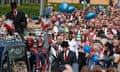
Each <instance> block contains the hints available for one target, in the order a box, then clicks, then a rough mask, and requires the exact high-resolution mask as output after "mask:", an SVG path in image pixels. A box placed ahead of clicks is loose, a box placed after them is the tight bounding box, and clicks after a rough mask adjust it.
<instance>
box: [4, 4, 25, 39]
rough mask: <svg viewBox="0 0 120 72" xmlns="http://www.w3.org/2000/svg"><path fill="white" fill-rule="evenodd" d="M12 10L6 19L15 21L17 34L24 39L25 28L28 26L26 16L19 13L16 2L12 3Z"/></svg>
mask: <svg viewBox="0 0 120 72" xmlns="http://www.w3.org/2000/svg"><path fill="white" fill-rule="evenodd" d="M11 9H12V11H11V12H9V13H7V15H6V19H10V20H13V24H14V26H15V32H18V33H19V34H20V35H21V36H22V37H23V33H24V28H25V27H26V26H27V20H26V17H25V14H24V13H22V12H19V11H18V9H17V4H16V2H11Z"/></svg>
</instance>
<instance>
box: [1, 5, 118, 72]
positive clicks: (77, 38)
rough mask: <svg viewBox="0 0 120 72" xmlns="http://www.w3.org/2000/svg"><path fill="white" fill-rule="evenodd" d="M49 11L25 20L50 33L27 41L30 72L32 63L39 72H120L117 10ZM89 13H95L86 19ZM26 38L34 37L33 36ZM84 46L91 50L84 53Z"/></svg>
mask: <svg viewBox="0 0 120 72" xmlns="http://www.w3.org/2000/svg"><path fill="white" fill-rule="evenodd" d="M49 8H50V9H51V11H50V15H47V16H43V17H40V18H39V20H38V21H37V22H34V21H33V20H32V19H30V18H27V17H26V18H27V19H28V20H27V23H28V24H27V25H30V24H31V22H33V23H34V24H35V25H38V26H40V27H39V28H40V29H42V30H43V31H47V32H49V34H48V36H47V37H46V36H43V37H42V36H39V37H34V39H31V38H26V40H28V43H27V49H28V51H30V52H32V57H31V58H30V61H31V69H33V67H32V66H33V64H35V65H36V69H37V70H42V72H45V71H46V70H49V71H50V72H120V69H119V67H120V24H119V23H120V9H119V8H116V7H111V6H108V7H107V8H104V9H102V10H100V11H99V12H98V10H97V9H98V6H93V7H87V8H86V9H85V10H83V9H78V8H76V10H75V11H74V12H73V13H70V14H68V13H64V12H58V11H57V12H56V11H54V10H53V9H52V7H49ZM91 11H95V12H97V15H96V16H95V18H92V19H89V20H87V19H85V15H86V14H87V13H88V12H91ZM26 16H27V15H26ZM15 21H16V20H15ZM0 22H2V21H0ZM22 23H23V22H22ZM24 24H26V22H24V23H23V25H24ZM0 25H1V26H0V28H1V27H3V26H2V23H1V24H0ZM28 27H30V26H28ZM18 28H19V27H18ZM28 29H30V28H28ZM20 34H21V33H20ZM21 36H23V34H22V35H21ZM29 37H32V38H33V36H32V34H30V36H29ZM85 46H89V47H90V52H86V51H85V50H84V47H85ZM94 55H97V56H98V57H99V58H98V59H97V60H98V61H97V62H96V61H94V60H93V59H92V57H93V56H94ZM74 64H75V65H74ZM74 66H75V67H74ZM72 67H73V68H72ZM72 70H73V71H72Z"/></svg>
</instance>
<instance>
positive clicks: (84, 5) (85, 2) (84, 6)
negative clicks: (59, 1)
mask: <svg viewBox="0 0 120 72" xmlns="http://www.w3.org/2000/svg"><path fill="white" fill-rule="evenodd" d="M86 4H87V1H86V0H84V3H83V9H86Z"/></svg>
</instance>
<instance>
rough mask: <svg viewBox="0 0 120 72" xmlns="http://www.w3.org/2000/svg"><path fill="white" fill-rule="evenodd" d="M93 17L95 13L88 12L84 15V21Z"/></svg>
mask: <svg viewBox="0 0 120 72" xmlns="http://www.w3.org/2000/svg"><path fill="white" fill-rule="evenodd" d="M95 16H96V12H89V13H87V14H86V16H85V19H87V20H89V19H92V18H95Z"/></svg>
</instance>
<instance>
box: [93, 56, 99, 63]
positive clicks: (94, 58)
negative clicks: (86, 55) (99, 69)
mask: <svg viewBox="0 0 120 72" xmlns="http://www.w3.org/2000/svg"><path fill="white" fill-rule="evenodd" d="M98 59H99V56H98V55H93V56H92V61H94V62H96V63H98V62H99V60H98Z"/></svg>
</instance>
